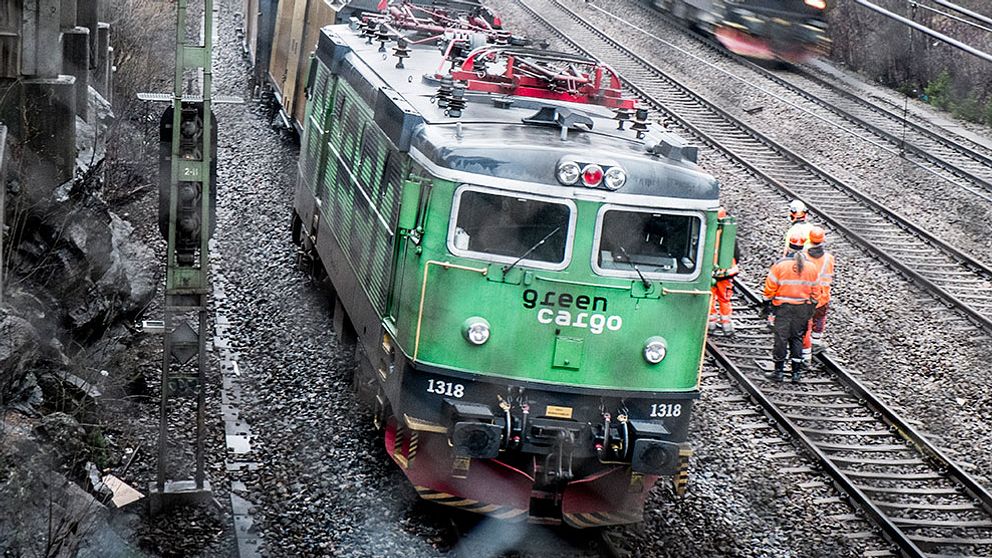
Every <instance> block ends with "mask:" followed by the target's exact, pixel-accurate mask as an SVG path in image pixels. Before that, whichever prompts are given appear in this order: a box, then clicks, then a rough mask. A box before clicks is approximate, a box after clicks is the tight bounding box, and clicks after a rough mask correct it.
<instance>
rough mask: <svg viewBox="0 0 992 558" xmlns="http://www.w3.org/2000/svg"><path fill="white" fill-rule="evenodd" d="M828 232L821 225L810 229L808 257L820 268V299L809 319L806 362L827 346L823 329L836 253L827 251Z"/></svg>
mask: <svg viewBox="0 0 992 558" xmlns="http://www.w3.org/2000/svg"><path fill="white" fill-rule="evenodd" d="M825 239H826V233H825V232H824V230H823V229H822V228H820V227H813V228H812V229H810V231H809V242H810V246H809V248H807V249H806V257H807V258H809V261H810V263H812V264H813V265H814V266H816V268H817V269H818V270H819V276H818V277H819V282H820V300H819V302H817V304H816V310H814V311H813V317H812V318H811V319H810V321H809V327H808V328H807V330H806V337H804V338H803V358H804V359H805V361H806V364H809V363H810V361H812V359H813V355H814V354H820V353H822V352H823V351H824V350H825V349H826V347H825V345H824V344H823V330H824V329H826V327H827V310H829V308H830V286H831V284H832V283H833V281H834V255H833V254H831V253H830V252H827V251H826V248H825V247H824V240H825Z"/></svg>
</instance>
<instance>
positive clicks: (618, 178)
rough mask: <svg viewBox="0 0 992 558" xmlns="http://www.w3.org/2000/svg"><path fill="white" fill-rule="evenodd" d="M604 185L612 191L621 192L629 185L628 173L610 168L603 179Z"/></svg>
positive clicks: (618, 168) (620, 169) (616, 168)
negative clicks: (624, 186)
mask: <svg viewBox="0 0 992 558" xmlns="http://www.w3.org/2000/svg"><path fill="white" fill-rule="evenodd" d="M603 183H604V184H606V187H607V188H609V189H610V190H619V189H620V188H623V185H624V184H626V183H627V173H626V172H624V170H623V169H622V168H620V167H610V169H609V170H607V171H606V175H604V177H603Z"/></svg>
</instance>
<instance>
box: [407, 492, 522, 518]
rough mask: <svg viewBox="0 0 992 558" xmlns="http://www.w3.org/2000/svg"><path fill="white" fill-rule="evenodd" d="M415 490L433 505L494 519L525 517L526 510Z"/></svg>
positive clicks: (445, 493) (442, 493) (441, 493)
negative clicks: (484, 515) (488, 516)
mask: <svg viewBox="0 0 992 558" xmlns="http://www.w3.org/2000/svg"><path fill="white" fill-rule="evenodd" d="M416 489H417V494H418V495H420V497H421V498H423V499H424V500H429V501H431V502H434V503H435V504H441V505H443V506H452V507H455V508H459V509H462V510H465V511H470V512H473V513H483V514H486V515H490V516H492V517H495V518H496V519H502V520H520V519H524V518H525V517H526V515H527V510H522V509H520V508H513V507H510V506H498V505H496V504H487V503H485V502H480V501H478V500H472V499H471V498H462V497H461V496H455V495H454V494H448V493H447V492H439V491H437V490H434V489H431V488H428V487H426V486H418V487H416Z"/></svg>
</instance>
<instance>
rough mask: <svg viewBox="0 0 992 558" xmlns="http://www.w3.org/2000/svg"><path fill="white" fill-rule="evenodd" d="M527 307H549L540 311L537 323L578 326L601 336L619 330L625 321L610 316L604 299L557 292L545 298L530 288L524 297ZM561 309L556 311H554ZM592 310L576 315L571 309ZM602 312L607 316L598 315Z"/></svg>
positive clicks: (547, 293) (550, 293)
mask: <svg viewBox="0 0 992 558" xmlns="http://www.w3.org/2000/svg"><path fill="white" fill-rule="evenodd" d="M523 301H524V308H527V309H530V308H536V307H538V306H546V307H548V308H541V309H540V310H538V311H537V321H538V322H540V323H542V324H551V323H554V324H556V325H560V326H569V327H579V328H583V329H588V330H589V331H590V332H592V333H594V334H596V335H598V334H600V333H603V331H604V330H610V331H619V330H620V328H621V327H623V318H621V317H620V316H609V317H607V316H606V314H605V312H606V305H607V301H606V299H605V298H603V297H601V296H594V297H588V296H586V295H579V296H574V295H572V294H570V293H556V292H555V291H548V292H546V293H544V296H543V297H542V296H541V294H540V293H538V292H537V291H535V290H534V289H527V290H525V291H524V294H523ZM556 307H557V308H558V310H557V311H556V310H553V308H556ZM573 307H574V308H575V309H577V310H589V312H577V313H575V314H574V315H573V314H572V311H571V310H565V308H568V309H572V308H573ZM597 310H601V311H602V312H604V313H599V312H596V311H597Z"/></svg>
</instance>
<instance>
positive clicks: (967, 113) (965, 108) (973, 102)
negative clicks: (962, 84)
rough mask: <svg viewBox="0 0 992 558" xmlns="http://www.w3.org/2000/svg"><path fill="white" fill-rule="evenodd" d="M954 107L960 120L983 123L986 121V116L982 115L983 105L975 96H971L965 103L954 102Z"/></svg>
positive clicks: (955, 113) (953, 109) (955, 114)
mask: <svg viewBox="0 0 992 558" xmlns="http://www.w3.org/2000/svg"><path fill="white" fill-rule="evenodd" d="M952 107H953V108H952V112H953V113H954V116H956V117H958V118H961V119H964V120H968V121H970V122H981V121H982V120H984V116H985V115H984V114H982V103H981V102H980V101H979V100H978V97H975V96H974V95H969V96H968V97H967V98H966V99H964V100H963V101H960V102H954V103H953V104H952Z"/></svg>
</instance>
